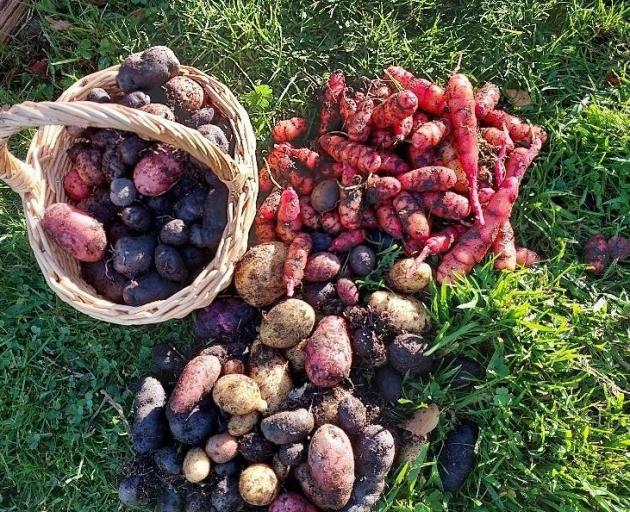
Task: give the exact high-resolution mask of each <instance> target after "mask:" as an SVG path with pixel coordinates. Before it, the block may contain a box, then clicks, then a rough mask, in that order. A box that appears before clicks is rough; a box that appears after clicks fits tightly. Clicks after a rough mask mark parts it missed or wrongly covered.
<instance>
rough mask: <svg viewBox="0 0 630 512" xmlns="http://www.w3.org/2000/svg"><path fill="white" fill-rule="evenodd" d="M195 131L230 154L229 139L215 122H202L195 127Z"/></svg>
mask: <svg viewBox="0 0 630 512" xmlns="http://www.w3.org/2000/svg"><path fill="white" fill-rule="evenodd" d="M197 131H198V132H199V133H201V135H203V136H204V138H206V139H208V140H209V141H210V142H212V144H214V145H215V146H217V147H218V148H219V149H220V150H221V151H223V152H224V153H226V154H228V155H229V154H230V141H229V140H228V138H227V137H226V135H225V133H224V132H223V130H221V128H219V127H218V126H217V125H215V124H202V125H201V126H198V127H197Z"/></svg>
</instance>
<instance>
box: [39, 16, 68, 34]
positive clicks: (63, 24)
mask: <svg viewBox="0 0 630 512" xmlns="http://www.w3.org/2000/svg"><path fill="white" fill-rule="evenodd" d="M46 21H47V22H48V23H50V28H52V29H53V30H54V31H56V32H61V31H63V30H68V29H69V28H72V27H74V25H73V24H72V23H69V22H67V21H65V20H59V19H57V18H53V17H52V16H46Z"/></svg>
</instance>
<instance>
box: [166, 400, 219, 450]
mask: <svg viewBox="0 0 630 512" xmlns="http://www.w3.org/2000/svg"><path fill="white" fill-rule="evenodd" d="M210 402H211V401H210V400H207V399H206V400H204V401H202V403H201V404H199V405H198V406H197V407H195V408H194V409H193V410H192V411H190V412H189V413H180V414H170V415H168V414H167V417H168V426H169V428H170V429H171V434H173V438H175V439H176V440H177V441H179V442H180V443H183V444H189V445H195V444H199V443H201V442H203V441H204V440H205V439H207V438H208V436H209V435H211V434H212V433H213V432H214V429H215V427H216V423H217V415H218V414H217V409H216V407H215V406H214V404H212V403H210Z"/></svg>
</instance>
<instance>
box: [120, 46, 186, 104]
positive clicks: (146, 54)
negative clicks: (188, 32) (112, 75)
mask: <svg viewBox="0 0 630 512" xmlns="http://www.w3.org/2000/svg"><path fill="white" fill-rule="evenodd" d="M178 73H179V60H177V57H176V56H175V54H174V53H173V51H172V50H171V49H170V48H167V47H166V46H153V47H151V48H147V49H146V50H145V51H143V52H142V53H134V54H133V55H130V56H129V57H127V58H126V59H125V60H124V61H123V63H122V65H121V66H120V70H119V71H118V76H117V77H116V80H117V82H118V87H120V89H121V90H122V91H124V92H126V93H129V92H132V91H137V90H138V89H152V88H154V87H158V86H160V85H162V84H163V83H165V82H166V81H168V80H169V78H171V77H174V76H176V75H177V74H178Z"/></svg>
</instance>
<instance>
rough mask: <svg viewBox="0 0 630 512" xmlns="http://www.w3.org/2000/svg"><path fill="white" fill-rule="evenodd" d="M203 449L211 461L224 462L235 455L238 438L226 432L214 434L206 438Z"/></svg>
mask: <svg viewBox="0 0 630 512" xmlns="http://www.w3.org/2000/svg"><path fill="white" fill-rule="evenodd" d="M205 450H206V454H207V455H208V457H210V460H212V462H215V463H217V464H224V463H226V462H229V461H231V460H232V459H233V458H234V457H236V454H237V452H238V439H237V438H236V437H234V436H232V435H230V434H229V433H227V432H224V433H223V434H216V435H214V436H210V437H209V438H208V441H207V442H206V448H205Z"/></svg>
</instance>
